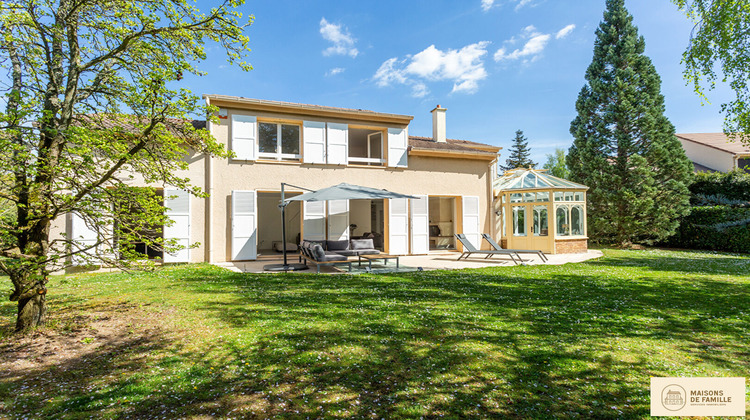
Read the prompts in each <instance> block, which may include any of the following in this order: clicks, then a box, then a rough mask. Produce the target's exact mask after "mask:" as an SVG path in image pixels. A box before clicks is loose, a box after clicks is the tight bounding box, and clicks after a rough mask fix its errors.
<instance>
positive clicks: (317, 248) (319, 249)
mask: <svg viewBox="0 0 750 420" xmlns="http://www.w3.org/2000/svg"><path fill="white" fill-rule="evenodd" d="M310 250H311V251H312V256H313V258H315V259H316V260H317V261H324V258H325V257H326V252H325V251H323V246H322V245H320V244H315V245H313V246H312V247H311V248H310Z"/></svg>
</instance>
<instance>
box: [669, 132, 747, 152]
mask: <svg viewBox="0 0 750 420" xmlns="http://www.w3.org/2000/svg"><path fill="white" fill-rule="evenodd" d="M675 135H676V136H677V138H679V139H680V140H686V141H690V142H693V143H698V144H701V145H703V146H707V147H711V148H713V149H717V150H721V151H723V152H727V153H731V154H733V155H744V154H750V145H747V144H745V143H742V142H741V141H740V140H739V139H735V140H733V141H732V140H730V139H729V138H728V137H727V135H726V134H724V133H684V134H675Z"/></svg>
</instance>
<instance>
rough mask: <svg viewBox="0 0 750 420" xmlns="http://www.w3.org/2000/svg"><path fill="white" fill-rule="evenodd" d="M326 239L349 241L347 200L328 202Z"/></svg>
mask: <svg viewBox="0 0 750 420" xmlns="http://www.w3.org/2000/svg"><path fill="white" fill-rule="evenodd" d="M328 239H329V240H331V241H342V240H345V239H346V240H348V239H349V200H331V201H329V202H328Z"/></svg>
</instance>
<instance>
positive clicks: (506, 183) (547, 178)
mask: <svg viewBox="0 0 750 420" xmlns="http://www.w3.org/2000/svg"><path fill="white" fill-rule="evenodd" d="M534 189H545V190H548V189H553V190H580V189H584V190H588V189H589V187H587V186H585V185H582V184H576V183H575V182H571V181H568V180H565V179H562V178H558V177H556V176H552V175H550V174H548V173H546V172H545V171H542V170H537V169H525V168H518V169H511V170H510V171H506V172H505V174H504V175H503V176H501V177H500V178H497V179H495V181H494V182H493V190H494V191H495V194H496V195H497V194H499V193H501V192H503V191H509V190H534Z"/></svg>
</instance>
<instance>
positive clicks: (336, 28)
mask: <svg viewBox="0 0 750 420" xmlns="http://www.w3.org/2000/svg"><path fill="white" fill-rule="evenodd" d="M320 35H321V36H323V39H325V40H326V41H330V42H332V43H333V45H331V46H330V47H328V48H326V49H325V50H323V55H326V56H329V55H348V56H351V57H352V58H354V57H356V56H357V55H358V54H359V50H357V48H355V47H354V42H355V40H354V38H353V37H352V35H351V34H350V33H349V31H348V30H347V29H346V28H344V27H343V26H342V25H336V24H334V23H330V22H328V21H327V20H326V18H322V19H320Z"/></svg>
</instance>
